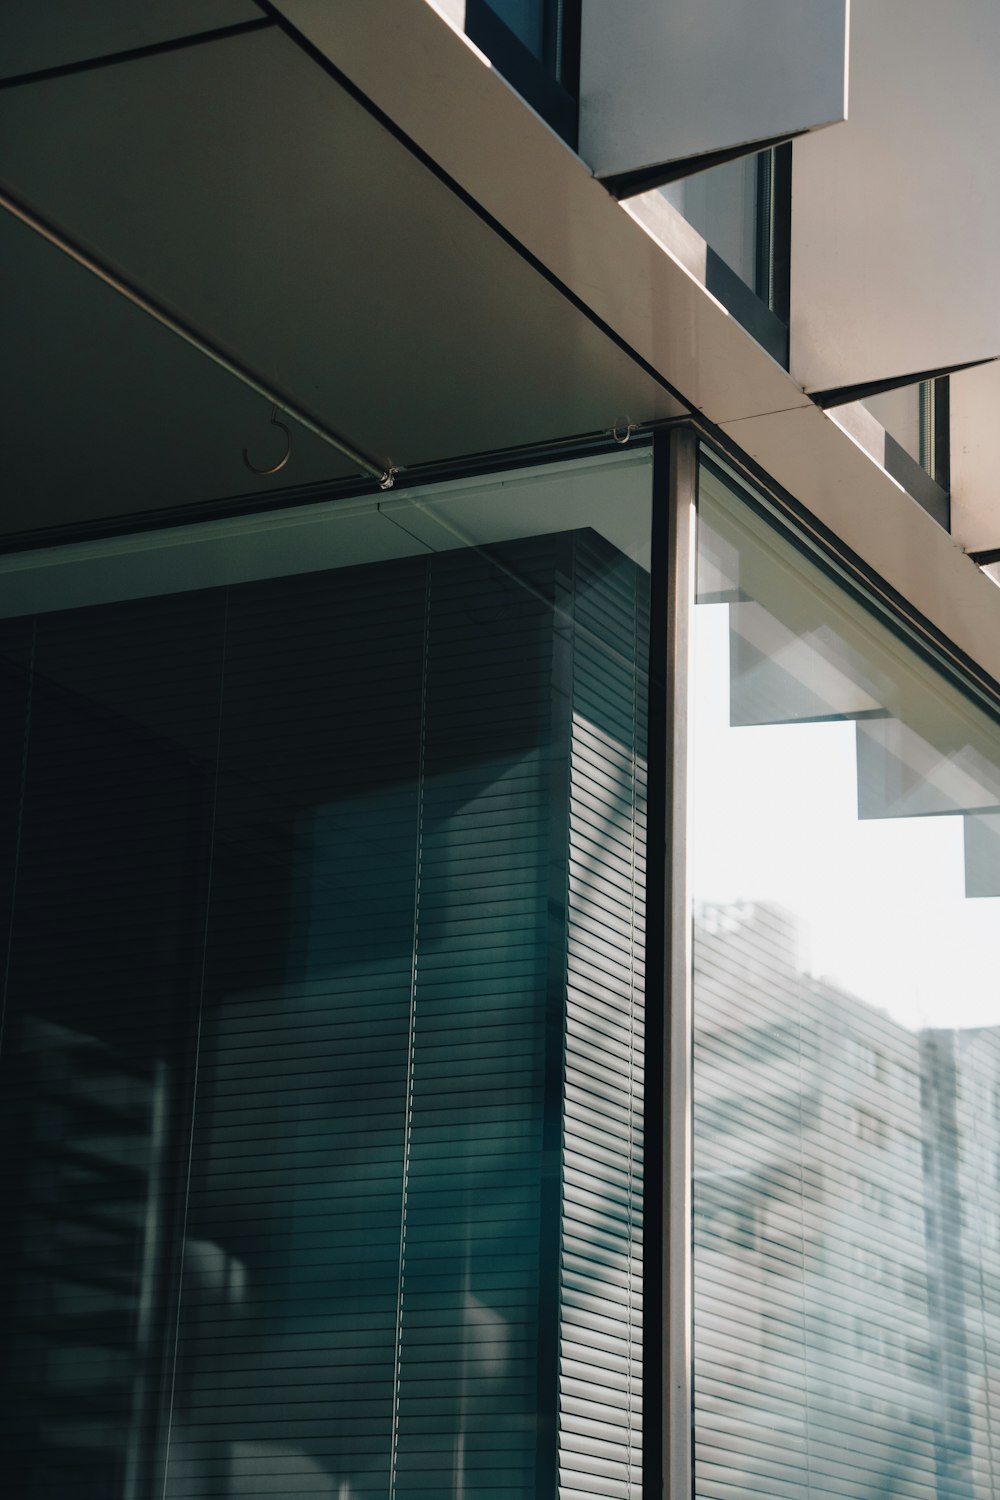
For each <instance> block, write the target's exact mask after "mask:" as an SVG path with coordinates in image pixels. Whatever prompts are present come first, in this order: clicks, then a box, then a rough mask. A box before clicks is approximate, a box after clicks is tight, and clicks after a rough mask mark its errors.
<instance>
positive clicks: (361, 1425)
mask: <svg viewBox="0 0 1000 1500" xmlns="http://www.w3.org/2000/svg"><path fill="white" fill-rule="evenodd" d="M649 477H650V461H649V457H648V455H643V454H641V453H640V454H636V455H628V456H627V457H625V458H624V461H623V460H622V459H611V460H606V459H602V460H597V461H593V462H587V463H584V464H582V465H581V464H578V465H574V466H562V467H554V468H552V469H551V470H546V471H540V472H537V473H523V474H520V475H518V474H509V475H505V476H504V480H503V483H502V484H498V483H496V482H495V481H486V480H482V479H478V480H473V481H466V482H464V483H463V484H460V485H457V486H452V487H442V488H441V489H439V490H437V491H435V492H433V493H431V492H417V493H416V494H415V495H413V496H411V497H409V498H408V497H407V496H405V495H403V496H384V497H382V496H380V497H378V498H377V499H373V500H367V499H365V500H360V501H348V502H345V504H344V505H343V506H330V507H326V508H325V517H324V508H323V507H319V508H315V509H313V510H311V511H310V510H304V511H302V512H284V513H282V514H281V515H279V516H278V517H275V518H273V520H272V521H269V522H265V523H264V524H263V525H262V524H261V522H260V520H259V518H258V519H254V520H251V521H250V522H248V523H245V524H244V523H235V524H234V526H233V527H231V528H230V529H229V530H228V531H227V530H226V528H222V529H221V531H220V532H219V535H220V536H221V537H222V538H223V540H228V545H226V546H224V547H223V548H222V549H221V550H220V549H218V547H217V546H216V542H217V541H218V537H217V538H216V539H215V542H213V541H211V540H206V541H205V542H204V545H203V548H202V550H201V551H200V553H199V555H198V566H199V567H200V568H201V569H202V570H203V572H202V574H201V576H202V578H204V577H205V576H206V573H207V574H208V575H211V574H212V572H213V570H214V571H215V572H217V573H221V574H223V575H227V574H228V576H225V577H221V578H220V580H219V586H217V587H213V588H209V589H200V590H193V591H187V592H175V593H172V594H167V595H162V596H158V597H150V598H143V597H132V598H121V597H120V592H121V591H122V590H125V591H132V592H133V593H138V594H140V595H141V594H142V592H143V591H144V588H145V587H146V586H147V583H146V582H145V581H144V577H143V566H144V564H143V561H142V557H143V555H145V556H147V557H149V556H151V555H152V554H151V553H150V552H149V551H148V549H147V550H146V551H145V553H144V549H143V548H142V547H140V548H139V549H138V551H137V552H135V553H134V554H132V555H128V554H127V549H126V553H125V554H122V555H123V556H125V559H126V565H125V567H124V568H119V571H118V572H117V573H116V572H115V569H116V568H117V567H118V566H119V565H118V563H116V562H115V559H114V552H115V550H116V549H110V552H109V556H110V558H111V561H110V564H109V567H110V569H111V571H110V573H105V574H100V575H98V574H95V575H94V576H93V577H92V578H91V579H90V581H89V582H87V581H86V580H84V581H83V582H82V583H81V584H80V588H81V589H82V590H83V593H84V594H86V593H87V591H88V589H89V590H91V591H96V592H98V593H100V591H101V590H102V589H103V591H104V596H105V597H106V598H111V599H114V602H108V603H96V602H95V603H94V604H92V605H91V606H89V607H85V608H79V609H74V610H71V611H63V610H60V609H58V608H55V609H52V608H48V609H46V610H45V612H41V613H38V614H37V615H35V616H34V617H33V618H31V619H27V620H24V619H17V620H12V621H7V622H4V623H3V624H2V625H0V649H2V654H3V666H4V671H3V673H0V691H2V692H3V694H4V701H5V704H6V707H7V716H6V718H5V720H4V724H3V730H4V740H3V760H2V762H0V763H2V764H3V765H4V766H5V767H6V769H7V772H8V780H7V782H6V784H5V787H4V796H5V798H6V800H5V801H4V802H3V804H2V805H3V817H4V820H5V826H7V827H8V829H13V830H14V839H13V845H12V847H13V849H14V851H15V853H16V858H14V857H13V856H12V858H11V859H10V860H8V861H7V863H6V864H4V865H3V868H2V870H0V875H2V881H0V900H2V901H4V902H5V910H4V927H3V930H4V932H5V933H6V931H7V929H8V928H9V929H10V931H11V949H10V985H9V996H8V1011H7V1033H6V1037H5V1046H4V1053H3V1059H2V1069H0V1083H2V1094H0V1098H2V1099H3V1105H4V1115H3V1122H4V1126H5V1128H6V1131H7V1135H6V1143H7V1151H6V1152H5V1161H6V1163H7V1165H6V1167H5V1168H4V1172H5V1178H4V1188H5V1202H6V1204H7V1209H8V1217H7V1221H6V1228H5V1233H4V1236H3V1240H2V1247H0V1253H2V1256H3V1277H2V1285H3V1287H4V1295H5V1296H6V1297H8V1298H9V1307H8V1318H7V1327H8V1328H9V1329H12V1330H13V1332H12V1336H11V1338H10V1339H9V1340H8V1341H7V1343H6V1344H5V1353H4V1356H3V1357H4V1360H5V1364H4V1367H3V1376H4V1383H3V1401H2V1403H0V1412H2V1414H3V1415H2V1417H0V1421H2V1422H3V1424H4V1429H5V1431H4V1443H5V1452H6V1453H7V1455H8V1462H9V1465H10V1466H11V1467H12V1471H13V1472H14V1473H15V1474H16V1476H17V1482H16V1491H17V1494H18V1496H24V1497H25V1500H36V1497H39V1500H40V1497H42V1496H46V1497H47V1496H51V1495H55V1494H57V1493H58V1494H64V1493H65V1492H66V1490H67V1488H71V1490H72V1493H73V1494H74V1495H77V1496H79V1497H81V1500H142V1497H145V1496H148V1495H154V1494H155V1495H162V1496H165V1497H169V1500H181V1497H183V1500H196V1497H208V1496H213V1497H215V1496H226V1497H231V1500H242V1497H244V1496H246V1495H248V1494H251V1493H252V1494H253V1495H255V1496H260V1497H264V1500H267V1497H273V1500H287V1497H289V1496H293V1495H303V1496H304V1495H309V1496H323V1497H330V1500H362V1497H365V1500H367V1497H372V1500H374V1497H379V1500H383V1497H385V1496H386V1495H392V1496H395V1497H400V1500H402V1497H404V1496H414V1497H416V1496H422V1495H430V1494H434V1495H450V1496H454V1497H459V1496H461V1497H479V1500H501V1497H503V1500H508V1497H509V1500H516V1497H524V1500H528V1497H534V1496H535V1495H536V1494H537V1493H538V1492H539V1485H540V1484H541V1486H542V1488H543V1489H544V1490H545V1491H546V1492H547V1493H552V1492H553V1489H554V1486H555V1483H556V1472H557V1470H559V1471H561V1473H562V1474H563V1476H564V1478H563V1483H564V1484H565V1485H566V1487H567V1488H569V1489H572V1488H573V1487H574V1482H575V1481H574V1478H573V1476H574V1475H577V1474H583V1475H584V1476H585V1475H586V1474H587V1473H589V1472H590V1471H591V1470H592V1468H593V1465H594V1463H595V1442H599V1445H600V1453H599V1462H600V1465H601V1473H602V1474H605V1475H606V1476H607V1478H608V1481H609V1483H612V1484H613V1485H615V1486H616V1487H617V1489H616V1492H624V1491H625V1490H627V1488H628V1486H629V1485H630V1484H637V1483H638V1482H639V1477H640V1474H641V1467H640V1464H641V1419H640V1401H641V1349H640V1334H641V1240H640V1236H641V1216H642V1183H641V1175H640V1174H641V1144H642V1141H641V1104H642V1077H643V1066H642V1017H643V1005H642V1000H643V937H644V922H643V909H644V908H643V879H644V847H645V775H646V772H645V734H646V728H645V724H646V696H647V695H646V653H647V641H648V595H649V576H648V554H649V516H650V505H649ZM317 517H319V519H317ZM300 533H301V538H300ZM255 538H257V540H256V541H255ZM297 538H300V539H298V540H297ZM163 545H164V546H165V547H166V552H164V551H163V550H162V548H160V547H156V548H154V549H153V552H155V553H159V561H158V562H157V563H156V565H155V568H154V570H153V574H151V575H150V579H149V580H148V585H149V586H150V587H155V588H158V589H160V590H162V587H163V581H164V578H165V577H167V576H170V571H171V561H170V557H171V554H170V543H169V540H168V541H167V542H165V543H164V544H163ZM198 547H199V539H198V533H197V531H194V532H193V533H191V534H189V537H188V540H187V544H186V545H185V546H182V547H179V548H178V550H177V553H176V559H175V560H176V573H175V575H174V581H175V584H176V587H177V588H179V589H184V587H185V583H186V581H187V580H189V579H190V577H191V574H192V566H191V557H192V551H191V549H192V548H194V549H198ZM213 547H214V548H215V550H214V551H213ZM255 547H256V548H257V550H256V552H255V551H254V548H255ZM331 548H332V550H333V552H334V554H336V556H335V557H334V558H333V560H331V559H330V558H329V557H326V558H325V562H326V565H325V566H324V567H322V569H321V570H319V571H311V569H315V568H316V565H317V562H318V561H320V560H321V559H323V558H324V551H325V550H326V551H328V550H329V549H331ZM248 549H249V550H248ZM185 554H187V555H186V556H185ZM279 557H280V558H281V559H282V571H283V573H284V576H277V577H275V576H270V575H272V574H273V573H274V571H275V567H276V559H277V558H279ZM255 559H256V560H255ZM233 570H235V571H236V572H242V574H243V576H242V578H241V579H234V578H233V577H232V572H233ZM56 571H58V570H56ZM255 573H260V574H262V575H263V576H254V574H255ZM61 586H62V585H61V584H60V583H57V584H56V589H58V588H59V587H61ZM46 587H47V586H46ZM79 596H80V595H79V594H78V595H77V597H79ZM116 596H117V597H116ZM45 603H47V604H48V605H49V606H51V605H52V604H53V603H58V597H57V594H54V595H50V596H49V597H48V598H47V599H46V600H44V601H43V600H40V601H39V607H40V608H41V607H42V606H43V604H45ZM22 768H23V779H22ZM595 1349H599V1350H600V1358H599V1359H597V1360H595V1359H594V1358H593V1351H594V1350H595ZM540 1476H542V1477H541V1479H540Z"/></svg>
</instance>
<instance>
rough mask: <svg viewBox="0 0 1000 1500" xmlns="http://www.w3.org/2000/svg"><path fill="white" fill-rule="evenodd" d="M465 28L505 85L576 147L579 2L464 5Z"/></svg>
mask: <svg viewBox="0 0 1000 1500" xmlns="http://www.w3.org/2000/svg"><path fill="white" fill-rule="evenodd" d="M465 29H466V32H467V33H468V35H469V36H470V37H471V38H472V40H473V41H474V42H475V43H476V45H477V47H480V48H481V49H482V50H483V52H485V53H486V55H487V57H488V58H489V59H490V61H491V62H492V63H493V64H494V65H495V66H496V68H497V69H498V70H499V71H500V72H501V73H502V74H503V76H504V77H505V78H506V79H507V81H508V83H510V84H511V85H512V86H513V87H514V88H515V89H517V91H518V93H520V94H523V96H524V98H525V99H526V100H527V101H528V103H529V104H531V105H532V106H533V107H534V108H535V109H537V111H538V113H539V114H540V115H541V116H542V117H543V119H545V120H547V121H548V123H549V124H550V125H551V126H552V128H553V129H554V130H556V131H558V133H559V134H560V135H561V136H562V137H563V138H564V139H565V140H566V141H568V142H569V144H570V145H573V146H575V144H576V135H577V103H576V101H577V96H578V94H579V73H580V40H579V39H580V4H579V0H467V3H466V7H465Z"/></svg>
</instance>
